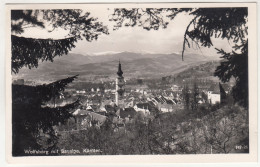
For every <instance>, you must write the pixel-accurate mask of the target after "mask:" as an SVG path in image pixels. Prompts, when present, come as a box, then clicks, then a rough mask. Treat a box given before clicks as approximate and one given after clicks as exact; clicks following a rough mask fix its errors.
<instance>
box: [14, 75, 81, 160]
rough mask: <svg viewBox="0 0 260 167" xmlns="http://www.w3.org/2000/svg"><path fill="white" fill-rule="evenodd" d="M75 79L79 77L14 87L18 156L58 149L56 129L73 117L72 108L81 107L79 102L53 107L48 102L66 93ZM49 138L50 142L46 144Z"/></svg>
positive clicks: (15, 153) (15, 150)
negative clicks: (30, 150) (65, 89)
mask: <svg viewBox="0 0 260 167" xmlns="http://www.w3.org/2000/svg"><path fill="white" fill-rule="evenodd" d="M75 78H76V76H73V77H69V78H66V79H62V80H59V81H56V82H53V83H50V84H48V85H38V86H28V85H12V129H13V155H14V156H19V155H23V154H24V149H29V148H32V149H40V148H46V149H51V148H53V147H55V145H56V143H57V140H56V139H57V137H56V136H55V131H54V129H53V126H56V125H58V124H59V123H62V124H64V123H65V121H66V120H67V119H69V118H70V117H72V113H71V112H72V109H74V108H75V107H76V106H78V105H79V101H78V100H77V101H75V102H73V103H71V104H67V105H65V106H56V107H53V108H52V107H49V106H47V105H46V103H48V102H49V101H50V100H52V99H53V97H57V96H58V95H59V93H60V92H62V91H64V87H65V86H66V85H67V84H68V83H70V82H72V81H73V80H74V79H75ZM46 135H47V137H46ZM44 136H45V137H46V138H45V137H44ZM45 139H46V140H47V142H44V143H42V140H45Z"/></svg>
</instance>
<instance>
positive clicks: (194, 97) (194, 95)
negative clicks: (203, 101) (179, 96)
mask: <svg viewBox="0 0 260 167" xmlns="http://www.w3.org/2000/svg"><path fill="white" fill-rule="evenodd" d="M198 97H199V88H198V85H197V83H196V81H195V82H194V84H193V90H192V101H191V109H192V111H197V109H198V102H199V99H198Z"/></svg>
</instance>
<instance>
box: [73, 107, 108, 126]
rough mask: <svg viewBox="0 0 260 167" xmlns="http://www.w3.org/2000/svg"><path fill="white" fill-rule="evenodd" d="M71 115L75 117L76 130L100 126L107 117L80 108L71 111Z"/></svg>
mask: <svg viewBox="0 0 260 167" xmlns="http://www.w3.org/2000/svg"><path fill="white" fill-rule="evenodd" d="M73 116H74V117H75V123H76V125H77V130H82V129H87V128H88V127H91V126H96V127H99V128H100V126H102V125H103V123H104V122H105V121H106V119H107V117H106V116H104V115H100V114H98V113H95V112H91V111H88V110H81V109H77V110H76V111H75V112H74V113H73Z"/></svg>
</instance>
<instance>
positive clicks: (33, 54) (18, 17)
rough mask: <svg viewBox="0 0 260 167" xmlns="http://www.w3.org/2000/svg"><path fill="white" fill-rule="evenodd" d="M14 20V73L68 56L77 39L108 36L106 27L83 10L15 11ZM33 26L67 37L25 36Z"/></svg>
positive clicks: (89, 39)
mask: <svg viewBox="0 0 260 167" xmlns="http://www.w3.org/2000/svg"><path fill="white" fill-rule="evenodd" d="M11 20H12V24H11V30H12V36H11V42H12V72H14V73H18V72H19V69H21V68H22V67H28V68H30V69H31V68H33V67H38V62H39V61H53V58H54V57H56V56H62V55H64V54H67V53H68V52H69V51H70V50H71V49H72V48H74V47H75V43H76V42H77V41H78V40H82V39H84V38H85V39H86V40H87V41H89V42H91V41H92V40H95V39H97V38H98V36H99V35H101V34H108V29H107V27H106V26H103V24H102V23H100V22H98V21H97V19H96V18H93V17H90V13H88V12H87V13H83V12H82V10H71V9H68V10H12V11H11ZM50 25H51V26H50ZM33 27H39V28H45V29H46V31H48V32H52V31H53V30H55V29H57V28H61V29H63V30H64V31H66V32H67V36H66V37H64V38H62V39H52V38H51V39H50V38H48V39H39V38H28V37H23V36H22V33H23V32H24V30H25V29H27V28H33ZM49 29H50V30H49Z"/></svg>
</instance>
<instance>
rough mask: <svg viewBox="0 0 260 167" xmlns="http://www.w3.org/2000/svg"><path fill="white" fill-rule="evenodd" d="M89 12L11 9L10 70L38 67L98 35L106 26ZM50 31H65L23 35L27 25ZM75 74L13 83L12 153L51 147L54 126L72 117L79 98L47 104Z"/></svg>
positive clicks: (103, 31) (52, 144)
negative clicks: (52, 36) (54, 34)
mask: <svg viewBox="0 0 260 167" xmlns="http://www.w3.org/2000/svg"><path fill="white" fill-rule="evenodd" d="M89 15H90V13H88V12H87V13H85V14H83V13H82V10H12V11H11V20H12V22H11V31H12V35H11V45H12V73H18V72H19V70H20V69H21V68H22V67H27V68H29V69H31V68H34V67H35V68H37V67H38V62H39V61H53V59H54V57H56V56H62V55H64V54H67V53H68V52H69V51H70V50H71V49H72V48H73V47H75V45H74V44H75V43H76V42H77V41H78V40H81V39H83V38H85V39H86V40H87V41H89V42H90V41H92V40H94V39H97V38H98V36H99V35H100V34H102V33H104V34H108V31H107V28H106V27H105V26H103V25H102V23H100V22H97V21H96V20H97V19H95V18H92V17H89ZM48 24H49V25H51V28H52V30H49V32H51V31H53V30H54V29H56V28H62V29H64V30H65V31H67V32H68V34H67V37H64V38H63V39H49V38H48V39H36V38H29V37H24V36H22V35H23V32H24V30H25V29H26V28H31V27H40V28H45V29H46V30H48V26H46V25H48ZM76 77H77V76H73V77H68V78H66V79H61V80H58V81H56V82H53V83H50V84H47V85H46V84H44V85H38V86H29V85H14V84H13V85H12V130H13V138H12V140H13V147H12V151H13V152H12V153H13V156H21V155H24V149H52V148H54V147H56V144H57V136H56V135H55V131H54V129H53V127H54V126H56V125H58V124H59V123H65V122H66V120H67V119H69V118H70V117H72V113H71V112H72V111H73V109H74V108H75V107H77V106H78V105H79V100H76V101H75V102H73V103H71V104H67V105H65V106H55V105H54V107H50V106H48V103H50V100H53V99H55V98H56V97H58V96H59V94H60V93H61V92H63V91H64V89H65V86H66V85H67V84H69V83H71V82H72V81H73V80H74V79H75V78H76Z"/></svg>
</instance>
